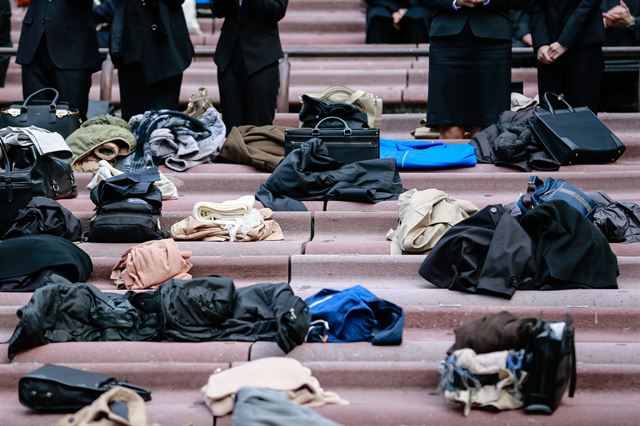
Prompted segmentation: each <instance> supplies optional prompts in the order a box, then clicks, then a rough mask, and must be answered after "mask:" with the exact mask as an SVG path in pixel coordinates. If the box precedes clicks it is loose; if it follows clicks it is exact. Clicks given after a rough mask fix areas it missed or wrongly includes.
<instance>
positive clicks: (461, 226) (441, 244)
mask: <svg viewBox="0 0 640 426" xmlns="http://www.w3.org/2000/svg"><path fill="white" fill-rule="evenodd" d="M419 273H420V275H421V276H422V277H423V278H424V279H426V280H427V281H429V282H431V283H432V284H435V285H437V286H438V287H441V288H448V289H449V290H458V291H465V292H469V293H484V294H490V295H494V296H499V297H505V298H507V299H509V298H511V296H513V293H514V292H515V291H516V289H517V288H518V287H520V286H523V285H526V284H528V283H530V282H531V281H532V278H533V276H534V265H533V244H532V242H531V239H530V238H529V236H528V235H527V233H526V232H525V231H524V230H523V229H522V227H521V226H520V225H519V224H518V222H517V220H516V219H515V218H514V217H513V216H511V215H510V214H509V212H508V211H506V210H505V208H504V207H503V206H501V205H492V206H487V207H485V208H484V209H482V210H480V211H479V212H478V213H476V214H474V215H473V216H471V217H469V218H467V219H465V220H463V221H462V222H459V223H458V224H457V225H455V226H454V227H453V228H451V229H450V230H449V231H447V233H446V234H444V235H443V236H442V238H441V239H440V241H438V243H437V244H436V246H435V247H434V248H433V249H432V250H431V252H430V253H429V256H427V258H426V259H425V261H424V262H423V263H422V265H421V266H420V270H419Z"/></svg>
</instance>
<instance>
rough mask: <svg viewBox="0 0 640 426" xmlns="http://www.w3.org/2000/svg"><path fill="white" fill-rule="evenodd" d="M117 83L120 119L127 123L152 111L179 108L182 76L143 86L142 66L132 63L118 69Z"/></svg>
mask: <svg viewBox="0 0 640 426" xmlns="http://www.w3.org/2000/svg"><path fill="white" fill-rule="evenodd" d="M118 81H119V84H120V109H121V110H122V118H124V119H125V120H127V121H129V119H130V118H131V117H132V116H134V115H137V114H143V113H145V112H146V111H149V110H152V109H171V110H177V109H178V108H179V107H180V86H181V85H182V74H179V75H176V76H174V77H170V78H167V79H165V80H161V81H158V82H156V83H153V84H148V85H145V84H144V73H143V71H142V65H141V64H140V63H134V64H129V65H122V66H120V67H119V68H118Z"/></svg>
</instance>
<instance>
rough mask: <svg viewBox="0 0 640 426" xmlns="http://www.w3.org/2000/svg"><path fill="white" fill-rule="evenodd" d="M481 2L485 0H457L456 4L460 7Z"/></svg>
mask: <svg viewBox="0 0 640 426" xmlns="http://www.w3.org/2000/svg"><path fill="white" fill-rule="evenodd" d="M480 3H484V2H482V1H477V0H456V6H458V7H476V6H477V5H478V4H480Z"/></svg>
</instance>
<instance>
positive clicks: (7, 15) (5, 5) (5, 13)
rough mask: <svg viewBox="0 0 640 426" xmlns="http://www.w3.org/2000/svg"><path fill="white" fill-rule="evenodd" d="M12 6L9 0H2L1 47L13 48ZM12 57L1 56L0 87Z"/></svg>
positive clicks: (0, 21)
mask: <svg viewBox="0 0 640 426" xmlns="http://www.w3.org/2000/svg"><path fill="white" fill-rule="evenodd" d="M11 46H12V44H11V5H10V4H9V0H0V47H11ZM9 61H11V56H0V87H4V79H5V77H6V75H7V69H8V68H9Z"/></svg>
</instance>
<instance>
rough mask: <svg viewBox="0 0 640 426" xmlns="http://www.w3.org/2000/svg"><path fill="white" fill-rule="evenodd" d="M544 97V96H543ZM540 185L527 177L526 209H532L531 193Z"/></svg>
mask: <svg viewBox="0 0 640 426" xmlns="http://www.w3.org/2000/svg"><path fill="white" fill-rule="evenodd" d="M545 96H546V95H545ZM541 183H542V180H541V179H540V178H539V177H538V176H529V181H528V182H527V193H526V194H524V198H523V199H522V204H524V206H525V207H526V208H527V209H532V208H533V207H534V206H533V200H532V197H533V193H534V192H535V190H536V187H537V186H538V185H540V184H541Z"/></svg>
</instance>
